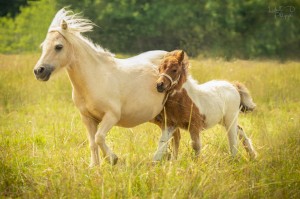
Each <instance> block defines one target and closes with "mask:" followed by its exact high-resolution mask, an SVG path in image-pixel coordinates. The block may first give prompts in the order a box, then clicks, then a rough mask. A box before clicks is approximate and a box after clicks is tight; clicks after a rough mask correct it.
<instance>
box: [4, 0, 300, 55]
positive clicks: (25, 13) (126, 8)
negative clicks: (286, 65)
mask: <svg viewBox="0 0 300 199" xmlns="http://www.w3.org/2000/svg"><path fill="white" fill-rule="evenodd" d="M49 2H50V3H49ZM55 5H56V7H55V9H56V11H57V10H58V9H61V8H62V7H64V6H68V5H71V9H73V10H75V11H77V12H81V11H82V12H83V14H84V15H85V16H86V17H87V18H89V19H91V20H92V21H93V22H95V23H96V24H97V25H98V26H99V27H96V28H95V30H94V32H92V33H89V34H88V36H90V37H91V38H92V39H93V40H94V41H96V42H98V43H100V44H101V45H103V46H104V47H105V48H108V49H110V50H112V51H113V52H116V53H118V52H120V53H138V52H143V51H146V50H152V49H164V50H174V49H177V48H181V49H184V50H186V51H187V52H188V54H189V55H190V56H197V55H199V54H203V55H207V56H213V57H225V58H226V59H231V58H233V57H237V58H243V59H249V58H257V57H269V58H279V59H287V58H298V57H299V54H300V46H299V43H300V12H299V10H300V3H299V1H297V0H289V1H284V2H283V1H279V0H278V1H259V0H250V1H237V0H234V1H232V0H208V1H191V0H188V1H181V0H164V1H160V0H152V1H145V0H139V1H138V0H84V1H74V0H42V1H41V2H34V3H33V2H31V6H30V7H26V8H23V9H22V12H21V14H20V15H19V16H17V18H16V19H15V20H13V21H12V20H11V19H9V18H1V19H0V23H1V25H2V26H1V33H0V34H1V35H0V43H1V44H0V45H1V46H0V47H1V48H0V52H20V51H32V50H34V49H36V47H37V45H35V44H37V43H39V42H41V41H42V40H43V37H44V36H45V31H46V30H47V27H48V26H49V24H50V21H51V19H52V17H53V15H54V13H55V10H54V6H55ZM39 6H40V7H39ZM287 6H290V7H287ZM275 10H277V11H275ZM40 13H42V16H41V15H40ZM29 18H30V23H28V19H29ZM25 19H26V20H25ZM30 28H34V29H36V30H37V31H36V32H31V30H30ZM2 29H3V30H2ZM32 42H34V43H32ZM30 43H31V45H30ZM32 44H34V45H32Z"/></svg>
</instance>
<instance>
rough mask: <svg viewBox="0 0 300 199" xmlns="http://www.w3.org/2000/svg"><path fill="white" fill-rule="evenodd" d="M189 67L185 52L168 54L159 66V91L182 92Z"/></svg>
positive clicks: (178, 51)
mask: <svg viewBox="0 0 300 199" xmlns="http://www.w3.org/2000/svg"><path fill="white" fill-rule="evenodd" d="M188 67H189V62H188V57H187V55H186V53H185V52H184V51H183V50H175V51H172V52H169V53H167V54H166V56H165V57H164V59H163V60H162V62H161V63H160V65H159V69H158V70H159V78H158V80H157V81H156V88H157V91H158V92H160V93H162V92H164V91H170V90H173V89H174V90H180V89H181V87H182V85H183V84H184V82H186V80H187V73H188Z"/></svg>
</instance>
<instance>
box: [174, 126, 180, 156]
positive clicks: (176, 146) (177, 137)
mask: <svg viewBox="0 0 300 199" xmlns="http://www.w3.org/2000/svg"><path fill="white" fill-rule="evenodd" d="M180 139H181V136H180V130H179V128H177V129H176V130H175V131H174V133H173V140H172V145H173V147H172V148H173V158H174V159H175V160H176V159H177V156H178V149H179V143H180Z"/></svg>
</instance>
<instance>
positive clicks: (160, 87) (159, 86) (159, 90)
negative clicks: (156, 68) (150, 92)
mask: <svg viewBox="0 0 300 199" xmlns="http://www.w3.org/2000/svg"><path fill="white" fill-rule="evenodd" d="M156 89H157V91H158V92H160V93H163V92H164V91H165V87H164V83H163V82H160V83H157V84H156Z"/></svg>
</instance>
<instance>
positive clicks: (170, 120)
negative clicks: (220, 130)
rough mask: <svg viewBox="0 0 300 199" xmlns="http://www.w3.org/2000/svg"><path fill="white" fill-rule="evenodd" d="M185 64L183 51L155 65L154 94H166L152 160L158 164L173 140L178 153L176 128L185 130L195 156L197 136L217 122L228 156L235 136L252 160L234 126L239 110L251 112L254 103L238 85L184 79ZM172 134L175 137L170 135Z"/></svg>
mask: <svg viewBox="0 0 300 199" xmlns="http://www.w3.org/2000/svg"><path fill="white" fill-rule="evenodd" d="M188 67H189V62H188V58H187V56H186V54H185V53H184V52H183V51H179V50H176V51H172V52H170V53H167V54H166V55H165V57H164V59H163V60H162V62H161V64H160V65H159V72H160V77H159V79H158V80H157V91H158V92H160V93H162V92H165V93H166V96H167V97H166V98H167V99H166V100H165V110H164V111H162V112H161V114H160V115H158V116H157V117H156V124H158V125H161V128H162V135H161V138H160V141H159V145H158V149H157V151H156V153H155V155H154V161H159V160H161V159H162V157H163V156H164V155H165V153H166V151H167V145H168V142H169V140H170V138H171V136H173V137H174V143H175V144H174V146H175V148H174V152H173V153H174V155H175V158H176V156H177V152H178V146H179V141H180V134H179V131H178V128H182V129H185V130H188V131H189V132H190V136H191V139H192V147H193V149H194V151H195V154H196V156H198V155H199V153H200V149H201V144H200V137H199V133H200V132H201V131H202V130H205V129H208V128H211V127H213V126H215V125H216V124H218V123H220V124H222V125H224V126H225V128H226V130H227V132H228V134H227V135H228V140H229V145H230V151H231V154H232V156H235V155H236V153H237V136H238V135H239V138H240V139H241V140H242V142H243V145H244V148H245V149H246V151H247V152H248V153H249V155H250V158H251V159H253V158H255V157H256V152H255V150H254V148H253V146H252V143H251V140H250V139H249V138H248V137H247V135H246V133H245V132H244V130H243V129H242V127H241V126H239V125H238V115H239V112H240V110H242V111H252V110H253V109H254V108H255V106H256V105H255V104H254V102H253V100H252V98H251V96H250V93H249V91H248V89H247V88H246V87H245V86H244V85H243V84H241V83H230V82H227V81H217V80H213V81H209V82H207V83H204V84H198V83H197V82H196V81H195V80H194V79H192V77H191V76H188ZM174 132H175V134H174Z"/></svg>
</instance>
